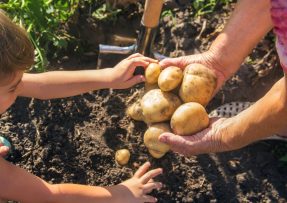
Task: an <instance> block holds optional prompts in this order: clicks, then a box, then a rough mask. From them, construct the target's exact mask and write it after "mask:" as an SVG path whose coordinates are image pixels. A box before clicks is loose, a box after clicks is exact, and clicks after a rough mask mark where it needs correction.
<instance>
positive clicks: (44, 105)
mask: <svg viewBox="0 0 287 203" xmlns="http://www.w3.org/2000/svg"><path fill="white" fill-rule="evenodd" d="M178 2H180V3H181V4H178ZM188 2H189V1H177V3H176V2H174V1H168V2H167V3H166V4H165V5H164V10H165V11H166V15H165V16H164V17H163V18H162V21H161V24H160V26H159V32H158V35H157V37H156V41H155V46H156V49H157V50H158V51H159V52H161V53H163V54H165V55H168V56H171V57H176V56H182V55H188V54H193V53H197V52H201V51H204V50H206V49H207V48H208V46H209V45H210V43H211V42H212V40H213V39H214V38H215V37H216V35H217V34H218V32H220V30H221V29H222V25H223V24H224V23H225V21H226V20H227V18H228V16H229V14H230V12H231V10H232V5H231V6H228V7H223V8H222V7H221V8H220V9H219V8H218V7H217V10H216V11H215V12H213V13H212V14H210V15H208V14H207V15H204V16H201V17H194V14H193V11H192V9H191V6H190V5H189V3H188ZM129 9H130V10H129V11H130V12H125V13H123V14H122V15H120V16H119V17H118V19H117V21H116V23H115V24H114V25H115V26H108V23H102V24H97V22H96V21H94V20H93V19H92V18H90V17H89V16H88V15H87V14H86V13H80V15H79V17H78V19H77V20H76V21H75V22H76V23H74V24H73V27H72V28H71V32H74V34H76V35H77V36H79V37H81V39H82V40H84V41H85V42H86V44H87V45H88V46H87V47H89V52H88V53H85V54H82V55H81V56H73V55H69V56H65V57H63V58H62V59H61V60H59V61H58V62H53V63H52V64H53V69H59V68H63V69H75V67H76V69H87V68H88V69H93V68H96V67H97V65H98V64H97V52H96V51H93V50H96V46H97V44H98V43H113V41H112V40H111V39H112V37H111V36H115V35H123V36H125V37H126V39H128V40H130V41H127V42H125V43H130V42H132V41H133V40H132V38H134V37H136V35H137V34H136V30H137V29H138V25H139V22H140V17H141V13H140V11H139V10H138V8H136V7H135V6H130V7H129ZM135 11H136V12H135ZM126 21H128V22H129V23H126ZM130 25H131V26H130ZM83 27H85V29H84V30H85V31H84V32H82V31H80V30H83V29H81V28H83ZM107 30H109V31H111V32H109V33H111V34H110V35H109V36H107V35H105V33H107ZM91 36H94V37H93V38H91ZM98 36H99V37H98ZM125 43H122V44H121V43H120V44H121V45H125ZM117 62H118V58H112V59H110V60H109V65H113V64H116V63H117ZM101 66H107V64H105V65H103V64H101ZM101 68H103V67H101ZM280 77H282V71H281V69H280V68H279V66H278V59H277V56H276V51H275V49H274V45H273V42H272V34H270V35H268V36H267V37H266V38H265V39H263V40H262V41H261V42H260V44H259V45H258V47H257V48H256V49H255V50H254V51H253V52H252V54H251V55H250V57H249V58H248V60H246V62H245V63H244V64H243V65H242V67H241V69H240V71H239V72H238V73H237V74H236V75H235V76H234V77H232V78H231V79H230V80H229V81H227V83H226V84H225V86H224V87H223V88H222V89H221V90H220V91H219V92H218V94H217V95H216V96H215V97H214V99H213V100H212V101H211V102H210V104H209V105H208V110H209V111H210V110H212V109H214V108H216V107H217V106H219V105H221V104H224V103H227V102H231V101H256V100H257V99H258V98H260V97H261V96H263V95H264V94H265V93H266V92H267V91H268V89H269V88H270V87H271V86H272V85H273V84H274V83H275V82H276V81H277V80H278V79H279V78H280ZM142 91H143V85H137V86H135V87H133V88H131V89H128V90H98V91H94V92H91V93H87V94H84V95H81V96H77V97H72V98H67V99H56V100H50V101H40V100H37V99H26V98H19V99H17V101H16V103H15V104H14V105H13V106H12V108H10V110H9V111H8V112H7V113H5V114H2V115H1V120H0V131H1V133H2V134H3V135H4V136H5V137H7V138H8V139H9V140H10V141H11V143H12V145H13V151H12V154H11V155H10V156H9V158H8V160H9V161H11V162H13V163H14V164H16V165H18V166H20V167H22V168H24V169H26V170H28V171H29V172H31V173H33V174H35V175H37V176H39V177H41V178H43V179H45V180H47V181H48V182H51V183H63V182H66V183H67V182H72V183H79V184H89V185H102V186H104V185H105V186H106V185H113V184H118V183H120V182H122V181H123V180H126V179H128V178H129V177H131V175H132V173H133V172H134V171H135V170H136V169H137V168H138V166H139V165H141V164H142V163H144V162H145V161H150V162H151V163H152V167H153V168H155V167H162V168H163V170H164V174H163V175H161V176H159V177H158V178H157V180H159V181H161V182H162V183H163V184H164V187H163V189H162V190H160V191H154V192H153V193H152V194H153V195H154V196H156V197H157V198H158V199H159V202H161V203H172V202H179V203H181V202H286V200H287V193H286V191H287V173H286V169H287V168H286V163H285V164H284V163H282V162H280V161H279V158H280V156H283V155H284V154H287V147H286V144H284V143H281V142H279V141H261V142H257V143H254V144H252V145H250V146H247V147H245V148H243V149H240V150H236V151H233V152H226V153H218V154H205V155H198V156H191V157H184V156H181V155H178V154H176V153H173V152H169V153H167V154H166V155H165V156H164V157H163V158H161V159H154V158H152V157H151V156H150V155H149V153H148V151H147V149H146V147H145V146H144V144H143V134H144V132H145V130H146V128H147V126H146V125H145V124H144V123H142V122H137V121H132V120H131V119H130V118H128V117H127V116H126V115H125V109H126V108H127V106H129V105H130V104H132V102H133V101H135V99H136V98H137V97H138V96H139V95H140V93H141V92H142ZM121 148H128V149H129V150H130V152H131V159H130V161H129V163H128V164H127V165H126V166H119V165H117V164H116V162H115V160H114V156H115V151H116V150H117V149H121Z"/></svg>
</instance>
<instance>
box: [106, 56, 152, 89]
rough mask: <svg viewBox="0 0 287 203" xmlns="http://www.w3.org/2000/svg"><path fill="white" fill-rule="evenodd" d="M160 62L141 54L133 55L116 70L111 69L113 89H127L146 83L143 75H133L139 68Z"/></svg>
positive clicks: (116, 67)
mask: <svg viewBox="0 0 287 203" xmlns="http://www.w3.org/2000/svg"><path fill="white" fill-rule="evenodd" d="M157 62H158V61H157V60H155V59H152V58H148V57H145V56H143V55H141V54H138V53H136V54H133V55H131V56H129V57H128V58H126V59H124V60H122V61H121V62H120V63H118V64H117V65H116V66H115V67H114V68H111V69H109V71H110V74H109V77H111V85H110V87H111V88H114V89H125V88H129V87H131V86H133V85H135V84H137V83H140V82H143V81H145V78H144V76H143V75H133V73H134V72H135V69H136V67H137V66H142V67H144V68H146V67H147V66H148V65H149V64H150V63H157Z"/></svg>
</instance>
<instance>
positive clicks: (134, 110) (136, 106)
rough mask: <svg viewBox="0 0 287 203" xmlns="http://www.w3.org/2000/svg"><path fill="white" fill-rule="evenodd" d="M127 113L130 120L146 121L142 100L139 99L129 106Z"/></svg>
mask: <svg viewBox="0 0 287 203" xmlns="http://www.w3.org/2000/svg"><path fill="white" fill-rule="evenodd" d="M126 113H127V115H128V116H129V117H130V118H132V119H134V120H136V121H144V116H143V111H142V108H141V100H140V99H138V100H137V101H136V102H135V103H133V104H132V105H131V106H129V107H128V109H127V111H126Z"/></svg>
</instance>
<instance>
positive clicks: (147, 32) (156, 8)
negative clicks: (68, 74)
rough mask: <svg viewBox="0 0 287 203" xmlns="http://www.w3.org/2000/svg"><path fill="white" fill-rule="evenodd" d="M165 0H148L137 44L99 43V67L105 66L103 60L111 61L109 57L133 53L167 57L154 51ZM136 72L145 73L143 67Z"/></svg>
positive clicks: (152, 56) (157, 57)
mask: <svg viewBox="0 0 287 203" xmlns="http://www.w3.org/2000/svg"><path fill="white" fill-rule="evenodd" d="M163 2H164V0H146V1H145V7H144V13H143V16H142V19H141V24H140V31H139V34H138V39H137V41H136V43H135V44H132V45H130V46H126V47H121V46H113V45H104V44H100V45H99V57H98V67H101V66H103V61H104V59H105V58H106V60H108V61H110V60H111V59H110V58H108V57H107V56H109V57H113V58H118V57H119V56H120V57H123V55H131V54H133V53H140V54H142V55H144V56H148V57H151V58H155V59H158V60H162V59H164V58H166V57H165V56H164V55H161V54H160V53H158V52H155V51H153V43H154V39H155V35H156V32H157V28H158V24H159V19H160V15H161V11H162V6H163ZM135 74H143V70H142V69H141V68H139V69H137V70H136V71H135Z"/></svg>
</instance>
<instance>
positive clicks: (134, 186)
mask: <svg viewBox="0 0 287 203" xmlns="http://www.w3.org/2000/svg"><path fill="white" fill-rule="evenodd" d="M149 167H150V163H149V162H146V163H145V164H144V165H142V166H141V167H140V168H139V169H138V170H137V171H136V173H135V175H134V176H133V177H132V178H131V179H129V180H127V181H125V182H123V183H121V184H119V185H117V186H116V187H118V189H119V190H120V192H121V200H122V201H121V202H125V203H144V202H157V199H156V198H155V197H152V196H150V195H147V194H148V193H150V192H151V191H152V190H154V189H160V188H161V187H162V184H161V183H160V182H154V181H153V178H154V177H156V176H158V175H159V174H161V173H162V169H161V168H157V169H153V170H151V171H148V169H149ZM127 189H128V190H127Z"/></svg>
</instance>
